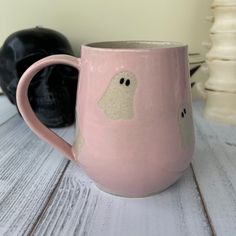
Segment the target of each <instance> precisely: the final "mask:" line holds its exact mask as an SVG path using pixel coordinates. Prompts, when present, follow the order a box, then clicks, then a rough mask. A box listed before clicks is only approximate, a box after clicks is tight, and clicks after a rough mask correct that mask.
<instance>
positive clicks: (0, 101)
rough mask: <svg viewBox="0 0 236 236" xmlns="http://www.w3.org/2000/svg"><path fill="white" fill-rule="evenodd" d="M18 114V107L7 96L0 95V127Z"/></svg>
mask: <svg viewBox="0 0 236 236" xmlns="http://www.w3.org/2000/svg"><path fill="white" fill-rule="evenodd" d="M16 113H17V110H16V107H15V106H14V105H13V104H11V103H10V101H9V100H8V99H7V98H6V97H5V96H3V95H0V125H1V124H2V123H4V122H5V121H7V120H8V119H9V118H11V117H12V116H13V115H14V114H16Z"/></svg>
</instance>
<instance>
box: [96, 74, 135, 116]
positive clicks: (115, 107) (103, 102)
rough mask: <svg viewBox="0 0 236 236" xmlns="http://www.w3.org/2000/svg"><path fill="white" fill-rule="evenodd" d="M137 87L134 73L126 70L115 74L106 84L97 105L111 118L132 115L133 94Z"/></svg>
mask: <svg viewBox="0 0 236 236" xmlns="http://www.w3.org/2000/svg"><path fill="white" fill-rule="evenodd" d="M136 87H137V79H136V78H135V75H134V74H133V73H131V72H128V71H123V72H120V73H118V74H116V75H115V76H114V77H113V78H112V79H111V82H110V84H109V85H108V87H107V89H106V91H105V93H104V95H103V96H102V98H101V99H100V100H99V102H98V106H99V107H100V108H101V109H102V110H103V112H104V113H105V115H106V116H107V117H108V118H110V119H113V120H118V119H124V120H125V119H131V118H132V117H133V116H134V95H135V90H136Z"/></svg>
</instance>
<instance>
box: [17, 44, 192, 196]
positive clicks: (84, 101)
mask: <svg viewBox="0 0 236 236" xmlns="http://www.w3.org/2000/svg"><path fill="white" fill-rule="evenodd" d="M54 64H66V65H69V66H72V67H75V68H76V69H78V70H80V80H79V85H78V90H77V91H78V93H77V104H76V116H77V119H76V120H77V121H76V134H75V142H74V144H73V145H70V144H69V143H67V142H66V141H65V140H63V139H62V138H61V137H58V136H57V135H56V134H55V133H54V132H53V131H51V130H49V129H48V128H47V127H45V126H44V125H43V124H42V123H41V122H40V121H39V120H38V118H37V117H36V116H35V114H34V112H33V111H32V109H31V107H30V104H29V101H28V97H27V90H28V86H29V84H30V81H31V79H32V78H33V77H34V76H35V74H36V73H38V72H39V71H40V70H41V69H43V68H45V67H47V66H50V65H54ZM17 104H18V108H19V111H20V113H21V114H22V117H23V119H24V120H25V122H26V123H27V124H28V126H29V127H30V128H31V129H32V130H33V131H34V132H35V133H36V134H37V135H38V136H39V137H40V138H42V139H43V140H45V141H46V142H48V143H49V144H51V145H52V146H53V147H54V148H56V149H57V150H58V151H60V152H61V153H62V154H64V155H65V156H66V157H67V158H68V159H70V160H71V161H74V162H75V163H77V164H79V165H80V166H81V167H82V168H83V169H84V170H85V172H86V173H87V174H88V176H89V177H91V178H92V179H93V180H94V182H95V183H96V184H97V185H98V186H99V188H101V189H102V190H104V191H107V192H110V193H113V194H116V195H121V196H128V197H143V196H147V195H150V194H154V193H157V192H160V191H162V190H164V189H165V188H167V187H168V186H170V185H171V184H173V183H174V182H176V180H177V179H179V178H180V176H182V175H183V173H184V171H185V169H186V168H187V167H188V166H189V163H190V160H191V157H192V154H193V149H194V130H193V121H192V107H191V94H190V84H189V68H188V53H187V46H186V45H183V44H181V43H174V42H145V41H123V42H100V43H92V44H88V45H83V46H82V48H81V58H76V57H72V56H69V55H54V56H49V57H46V58H44V59H41V60H39V61H37V62H36V63H35V64H33V65H32V66H31V67H29V68H28V69H27V70H26V71H25V73H24V74H23V75H22V77H21V79H20V81H19V84H18V88H17Z"/></svg>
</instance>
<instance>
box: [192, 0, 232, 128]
mask: <svg viewBox="0 0 236 236" xmlns="http://www.w3.org/2000/svg"><path fill="white" fill-rule="evenodd" d="M212 10H213V13H214V17H213V18H214V20H213V26H212V27H211V29H210V38H211V42H212V46H211V49H210V51H209V52H208V53H207V55H206V58H207V66H208V69H209V77H208V79H207V80H206V82H205V83H204V82H202V81H201V82H199V83H197V84H196V88H195V89H196V90H197V91H198V94H199V96H201V97H202V98H204V99H205V108H204V116H205V117H206V118H207V119H210V120H214V121H219V122H223V123H227V124H231V125H236V0H214V2H213V4H212Z"/></svg>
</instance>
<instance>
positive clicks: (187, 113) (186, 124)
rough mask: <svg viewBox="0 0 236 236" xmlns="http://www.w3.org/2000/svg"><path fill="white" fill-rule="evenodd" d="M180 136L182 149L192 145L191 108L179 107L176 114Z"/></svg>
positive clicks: (186, 106) (187, 106)
mask: <svg viewBox="0 0 236 236" xmlns="http://www.w3.org/2000/svg"><path fill="white" fill-rule="evenodd" d="M178 120H179V129H180V136H181V141H182V146H183V148H188V147H191V146H192V145H193V143H194V133H193V119H192V111H191V107H190V106H189V105H187V104H184V105H181V106H180V108H179V113H178Z"/></svg>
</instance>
